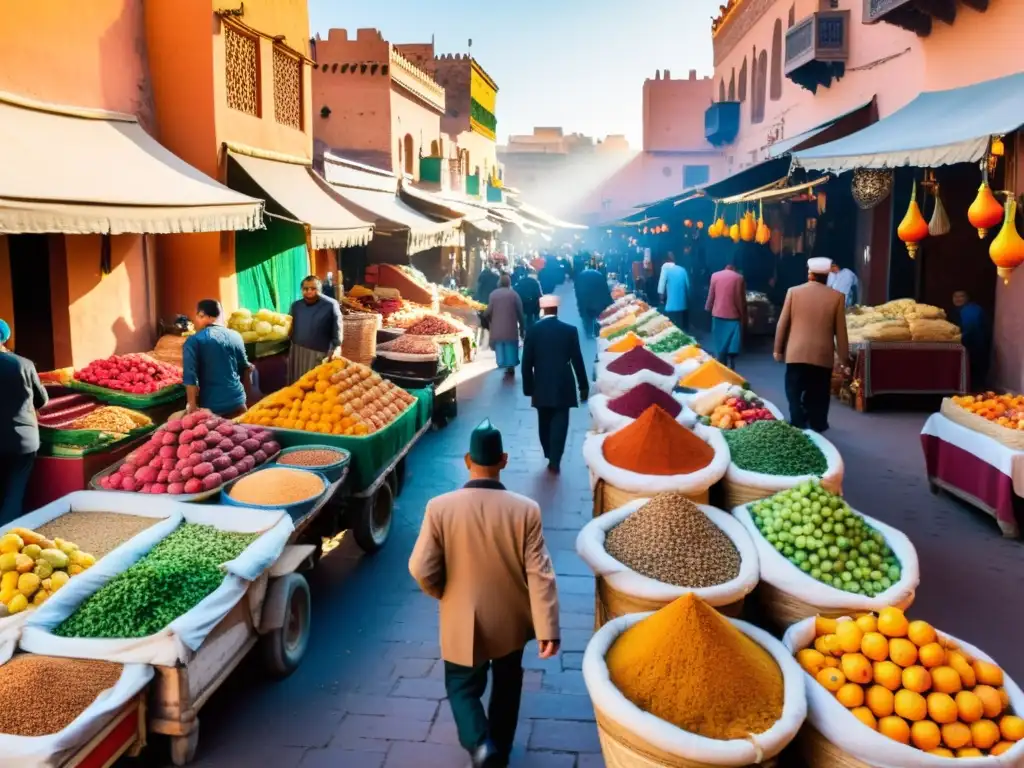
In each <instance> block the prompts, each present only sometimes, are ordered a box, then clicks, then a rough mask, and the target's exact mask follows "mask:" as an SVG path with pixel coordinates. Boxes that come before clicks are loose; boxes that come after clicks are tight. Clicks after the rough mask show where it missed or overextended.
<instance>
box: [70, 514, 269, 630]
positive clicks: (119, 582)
mask: <svg viewBox="0 0 1024 768" xmlns="http://www.w3.org/2000/svg"><path fill="white" fill-rule="evenodd" d="M257 538H259V534H249V533H233V532H230V531H221V530H218V529H217V528H214V527H213V526H212V525H196V524H194V523H183V524H182V525H180V526H179V527H178V528H177V529H176V530H175V531H174V533H172V534H171V535H170V536H168V537H167V538H166V539H164V540H163V541H161V542H160V543H159V544H157V545H156V546H155V547H153V549H152V550H150V552H149V553H148V554H147V555H146V556H145V557H143V558H142V559H141V560H139V561H138V562H137V563H136V564H135V565H133V566H132V567H131V568H129V569H128V570H126V571H125V572H124V573H122V574H120V575H119V576H115V577H114V578H113V579H111V580H110V581H109V582H107V584H106V586H104V587H103V588H102V589H100V590H99V591H98V592H97V593H96V594H94V595H93V596H92V597H90V598H89V599H88V600H86V601H85V602H84V603H82V605H81V606H79V608H78V610H77V611H75V612H74V613H73V614H72V615H71V616H69V617H68V618H67V619H66V620H65V621H64V622H63V623H61V624H60V625H59V626H58V627H57V628H56V629H55V630H54V634H55V635H57V636H59V637H91V638H128V637H146V636H148V635H152V634H153V633H155V632H159V631H160V630H162V629H164V628H165V627H166V626H167V625H168V624H170V623H171V622H172V621H174V620H175V619H177V618H178V617H179V616H181V615H183V614H185V613H187V612H188V611H190V610H191V609H192V608H194V607H195V606H196V605H197V604H198V603H199V602H200V601H202V600H203V599H204V598H205V597H207V596H208V595H209V594H210V593H212V592H213V591H214V590H215V589H217V587H219V586H220V585H221V582H223V581H224V571H222V570H221V568H220V566H221V565H222V564H223V563H226V562H228V561H230V560H234V559H235V558H236V557H238V556H239V555H240V554H242V552H243V551H244V550H245V548H246V547H248V546H249V545H250V544H252V542H254V541H255V540H256V539H257Z"/></svg>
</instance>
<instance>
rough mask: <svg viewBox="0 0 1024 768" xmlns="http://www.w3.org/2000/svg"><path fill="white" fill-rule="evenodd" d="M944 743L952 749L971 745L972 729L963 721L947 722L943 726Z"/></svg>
mask: <svg viewBox="0 0 1024 768" xmlns="http://www.w3.org/2000/svg"><path fill="white" fill-rule="evenodd" d="M942 743H943V744H945V745H946V746H947V747H949V748H950V749H960V748H961V747H969V746H971V729H970V728H968V727H967V726H966V725H964V724H963V723H947V724H946V725H944V726H942Z"/></svg>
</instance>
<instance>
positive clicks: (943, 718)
mask: <svg viewBox="0 0 1024 768" xmlns="http://www.w3.org/2000/svg"><path fill="white" fill-rule="evenodd" d="M958 715H959V710H958V709H957V706H956V702H955V701H953V697H952V696H950V695H949V694H948V693H929V694H928V717H930V718H931V719H932V720H934V721H935V722H936V723H939V724H940V725H945V724H947V723H955V722H956V718H957V716H958Z"/></svg>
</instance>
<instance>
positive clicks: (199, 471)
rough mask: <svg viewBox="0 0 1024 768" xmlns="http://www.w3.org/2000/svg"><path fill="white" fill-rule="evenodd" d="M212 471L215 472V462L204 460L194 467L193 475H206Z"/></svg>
mask: <svg viewBox="0 0 1024 768" xmlns="http://www.w3.org/2000/svg"><path fill="white" fill-rule="evenodd" d="M211 472H213V464H211V463H210V462H208V461H204V462H203V463H202V464H196V466H195V467H193V468H192V476H193V477H206V476H207V475H208V474H210V473H211Z"/></svg>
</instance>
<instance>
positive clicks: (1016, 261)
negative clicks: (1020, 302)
mask: <svg viewBox="0 0 1024 768" xmlns="http://www.w3.org/2000/svg"><path fill="white" fill-rule="evenodd" d="M988 256H989V258H990V259H992V262H993V263H994V264H995V265H996V272H997V273H998V275H999V276H1000V277H1001V278H1003V283H1004V284H1005V283H1009V282H1010V273H1011V272H1013V270H1015V269H1016V268H1017V267H1019V266H1020V265H1021V264H1022V263H1024V239H1021V236H1020V235H1019V234H1018V233H1017V198H1016V197H1014V196H1013V195H1012V194H1009V195H1007V196H1006V208H1005V213H1004V216H1003V228H1002V229H1001V230H999V234H998V235H996V239H995V240H993V241H992V245H990V246H989V248H988Z"/></svg>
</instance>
